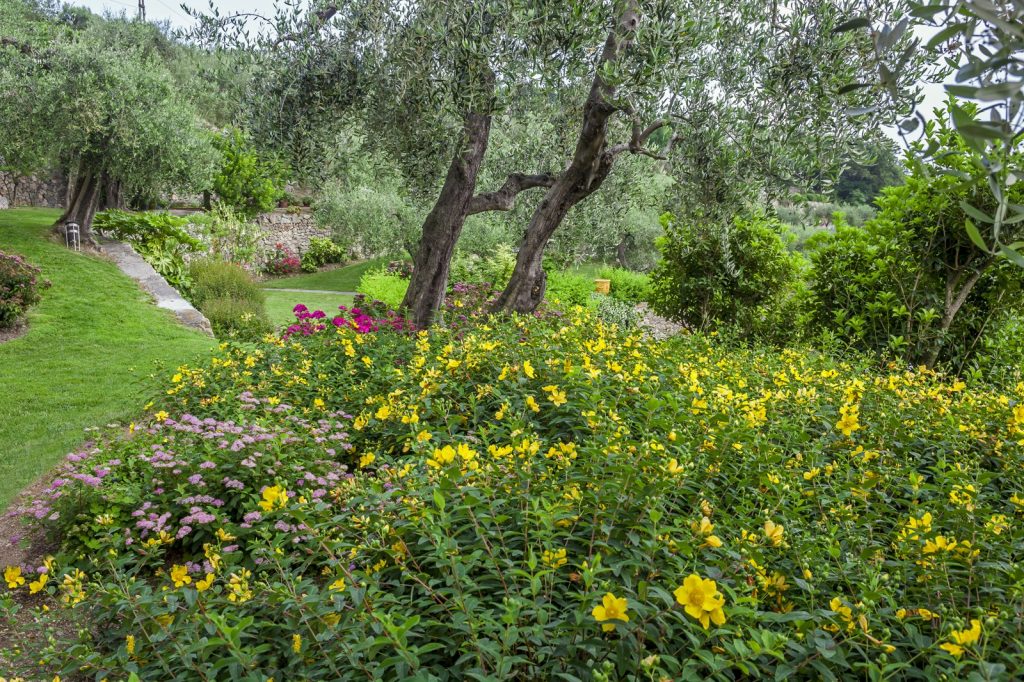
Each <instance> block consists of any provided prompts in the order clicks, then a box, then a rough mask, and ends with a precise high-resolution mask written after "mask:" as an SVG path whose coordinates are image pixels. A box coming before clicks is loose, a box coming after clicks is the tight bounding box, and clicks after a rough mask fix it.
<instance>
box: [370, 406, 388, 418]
mask: <svg viewBox="0 0 1024 682" xmlns="http://www.w3.org/2000/svg"><path fill="white" fill-rule="evenodd" d="M373 416H374V417H376V418H377V420H378V421H384V420H385V419H387V418H388V417H390V416H391V408H390V407H389V406H387V405H381V406H380V407H378V408H377V412H376V413H375V414H374V415H373Z"/></svg>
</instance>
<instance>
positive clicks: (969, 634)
mask: <svg viewBox="0 0 1024 682" xmlns="http://www.w3.org/2000/svg"><path fill="white" fill-rule="evenodd" d="M949 636H950V637H951V638H952V639H953V641H952V642H946V643H945V644H941V645H939V648H940V649H944V650H946V651H948V652H949V653H950V655H952V656H953V657H954V658H960V657H961V656H963V654H964V650H965V648H966V647H969V646H970V645H972V644H975V643H977V641H978V639H979V638H980V637H981V621H980V620H978V619H977V618H974V619H972V620H971V627H970V628H968V629H967V630H953V631H952V632H950V633H949Z"/></svg>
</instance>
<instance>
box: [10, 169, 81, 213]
mask: <svg viewBox="0 0 1024 682" xmlns="http://www.w3.org/2000/svg"><path fill="white" fill-rule="evenodd" d="M67 189H68V181H67V178H65V177H64V176H63V174H61V173H54V174H52V175H50V176H38V177H37V176H31V177H26V176H23V175H15V174H14V173H8V172H0V209H2V208H15V207H17V206H36V207H40V208H61V207H62V206H64V197H65V195H66V194H67Z"/></svg>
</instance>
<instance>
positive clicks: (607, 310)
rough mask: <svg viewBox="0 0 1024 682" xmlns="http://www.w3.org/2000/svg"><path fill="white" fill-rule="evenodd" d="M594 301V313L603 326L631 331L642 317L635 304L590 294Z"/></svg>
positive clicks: (611, 297)
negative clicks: (612, 326) (615, 326)
mask: <svg viewBox="0 0 1024 682" xmlns="http://www.w3.org/2000/svg"><path fill="white" fill-rule="evenodd" d="M591 296H592V297H593V299H594V306H593V308H594V313H595V314H596V315H597V317H598V318H600V320H601V321H602V322H604V323H605V324H609V325H611V324H614V325H618V326H619V327H621V328H622V329H633V328H635V327H637V326H639V324H640V322H641V321H642V320H643V315H642V314H641V313H640V311H639V310H637V309H636V304H635V303H627V302H625V301H621V300H619V299H617V298H615V297H614V296H604V295H602V294H591Z"/></svg>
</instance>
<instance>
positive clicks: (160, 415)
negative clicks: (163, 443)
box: [153, 410, 171, 422]
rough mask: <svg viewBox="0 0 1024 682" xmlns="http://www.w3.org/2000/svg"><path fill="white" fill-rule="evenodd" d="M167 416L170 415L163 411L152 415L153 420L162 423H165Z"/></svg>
mask: <svg viewBox="0 0 1024 682" xmlns="http://www.w3.org/2000/svg"><path fill="white" fill-rule="evenodd" d="M169 416H171V415H169V414H167V413H166V412H164V411H163V410H160V411H159V412H157V413H156V414H154V415H153V419H155V420H157V421H158V422H162V421H165V420H166V419H167V418H168V417H169Z"/></svg>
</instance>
